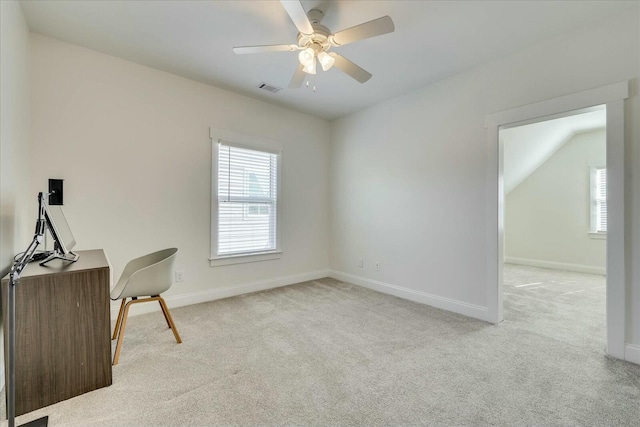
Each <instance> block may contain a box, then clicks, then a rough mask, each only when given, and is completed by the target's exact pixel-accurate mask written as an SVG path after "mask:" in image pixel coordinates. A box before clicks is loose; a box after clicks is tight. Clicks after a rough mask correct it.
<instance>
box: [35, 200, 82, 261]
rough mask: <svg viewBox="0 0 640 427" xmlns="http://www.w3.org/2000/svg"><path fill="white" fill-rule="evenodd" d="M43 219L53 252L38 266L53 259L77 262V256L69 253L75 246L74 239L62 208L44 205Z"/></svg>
mask: <svg viewBox="0 0 640 427" xmlns="http://www.w3.org/2000/svg"><path fill="white" fill-rule="evenodd" d="M43 203H44V201H43ZM44 218H45V222H46V224H47V229H48V230H49V233H51V237H52V238H53V252H52V253H51V255H49V257H47V259H45V260H44V261H42V262H41V263H40V265H44V264H46V263H47V262H49V261H51V260H53V259H55V258H60V259H62V260H64V261H70V262H75V261H77V260H78V255H76V254H74V253H73V252H71V249H73V247H74V246H75V245H76V239H75V238H74V237H73V233H71V229H70V228H69V223H67V219H66V218H65V217H64V214H63V213H62V208H61V207H60V206H49V205H47V204H46V203H44Z"/></svg>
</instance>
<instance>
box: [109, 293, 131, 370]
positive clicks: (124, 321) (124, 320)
mask: <svg viewBox="0 0 640 427" xmlns="http://www.w3.org/2000/svg"><path fill="white" fill-rule="evenodd" d="M134 302H135V301H129V302H128V303H127V304H126V306H125V308H124V313H123V316H122V324H121V325H120V333H119V334H118V343H117V344H116V351H115V353H114V354H113V366H115V365H117V364H118V359H120V350H122V339H123V338H124V328H125V327H126V326H127V315H128V314H129V307H131V304H132V303H134Z"/></svg>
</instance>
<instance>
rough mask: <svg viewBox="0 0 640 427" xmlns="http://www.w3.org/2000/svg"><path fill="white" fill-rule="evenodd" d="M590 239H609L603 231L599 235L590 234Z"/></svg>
mask: <svg viewBox="0 0 640 427" xmlns="http://www.w3.org/2000/svg"><path fill="white" fill-rule="evenodd" d="M589 237H590V238H592V239H596V240H606V239H607V233H604V232H602V231H599V232H597V233H592V232H590V233H589Z"/></svg>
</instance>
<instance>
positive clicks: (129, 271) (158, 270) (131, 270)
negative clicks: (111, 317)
mask: <svg viewBox="0 0 640 427" xmlns="http://www.w3.org/2000/svg"><path fill="white" fill-rule="evenodd" d="M177 253H178V249H176V248H170V249H164V250H162V251H158V252H154V253H151V254H148V255H144V256H142V257H140V258H136V259H134V260H131V261H129V263H128V264H127V265H126V266H125V268H124V271H123V272H122V275H121V276H120V280H118V284H117V285H116V286H115V288H113V290H112V291H111V299H112V300H114V301H116V300H119V299H122V304H121V305H120V312H119V313H118V320H116V327H115V329H114V330H113V336H112V338H111V339H112V340H115V339H116V337H117V338H118V343H117V344H116V351H115V353H114V355H113V364H114V365H117V364H118V359H119V358H120V350H121V349H122V338H123V337H124V328H125V326H126V324H127V315H128V314H129V308H130V307H131V305H132V304H136V303H140V302H150V301H158V302H159V303H160V308H161V309H162V313H163V314H164V318H165V320H166V321H167V325H169V328H170V329H171V330H172V331H173V335H174V336H175V337H176V341H177V342H178V344H180V343H182V339H181V338H180V335H179V334H178V330H177V329H176V325H175V324H174V323H173V319H172V318H171V313H169V307H167V303H166V302H165V301H164V299H163V298H162V297H161V296H160V294H161V293H163V292H165V291H166V290H167V289H169V288H170V287H171V285H172V284H173V265H174V262H175V259H176V254H177ZM140 297H147V298H142V299H140ZM127 298H131V300H130V301H129V302H127Z"/></svg>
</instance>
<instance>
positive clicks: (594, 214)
mask: <svg viewBox="0 0 640 427" xmlns="http://www.w3.org/2000/svg"><path fill="white" fill-rule="evenodd" d="M603 169H604V170H605V171H606V170H607V166H606V165H605V166H590V167H589V237H591V238H592V239H606V238H607V232H606V230H605V231H602V230H598V200H597V199H598V196H597V194H598V180H597V172H598V171H599V170H603ZM605 191H606V189H605Z"/></svg>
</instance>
